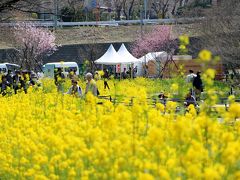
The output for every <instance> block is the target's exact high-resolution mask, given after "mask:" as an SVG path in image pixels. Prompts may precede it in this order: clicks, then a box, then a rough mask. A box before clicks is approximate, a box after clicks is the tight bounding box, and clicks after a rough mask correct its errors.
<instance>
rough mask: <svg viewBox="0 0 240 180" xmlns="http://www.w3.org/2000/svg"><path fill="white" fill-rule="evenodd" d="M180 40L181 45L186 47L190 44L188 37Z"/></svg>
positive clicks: (183, 36)
mask: <svg viewBox="0 0 240 180" xmlns="http://www.w3.org/2000/svg"><path fill="white" fill-rule="evenodd" d="M179 40H180V43H181V44H184V45H188V44H189V37H188V36H186V35H182V36H179Z"/></svg>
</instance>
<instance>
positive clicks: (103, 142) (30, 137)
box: [0, 71, 240, 180]
mask: <svg viewBox="0 0 240 180" xmlns="http://www.w3.org/2000/svg"><path fill="white" fill-rule="evenodd" d="M208 73H210V75H211V72H210V71H208ZM205 76H207V74H206V75H205ZM208 81H209V80H208ZM69 84H70V83H69V82H68V83H67V85H66V86H68V85H69ZM97 84H98V87H99V89H100V93H101V94H103V95H109V94H110V95H111V96H112V98H116V97H118V99H120V100H121V102H122V103H120V102H119V103H116V104H114V103H112V102H110V101H109V100H103V99H100V100H99V99H97V98H95V97H94V96H92V95H91V94H88V95H87V96H86V97H85V98H82V99H79V98H75V97H72V96H70V95H62V94H59V93H57V92H56V87H55V86H54V83H53V81H52V80H44V81H43V88H42V89H41V88H40V89H39V90H29V93H28V94H23V93H19V94H17V95H13V96H9V97H0V105H1V114H0V179H52V180H54V179H120V180H123V179H140V180H152V179H159V180H160V179H207V180H209V179H240V148H239V147H240V122H239V121H238V118H239V117H240V104H239V103H235V102H234V100H232V101H231V103H230V107H229V109H228V111H226V110H225V109H224V108H223V109H222V108H220V109H215V110H214V109H212V108H211V104H212V102H213V101H215V98H211V97H212V96H211V93H212V94H214V93H213V92H214V91H215V90H216V89H215V90H212V89H206V92H209V93H208V94H207V95H206V97H207V98H208V99H206V101H205V103H202V104H201V105H200V112H198V113H197V111H196V109H195V108H194V106H189V108H188V111H187V112H186V113H176V112H175V109H176V106H177V103H175V102H171V101H169V102H168V103H167V104H166V107H164V105H162V104H161V103H158V102H157V103H156V105H153V104H151V103H149V100H148V99H147V97H150V96H151V95H153V94H156V93H158V92H165V93H167V94H168V96H169V97H174V96H179V97H184V95H185V94H186V93H187V91H188V88H189V87H188V86H187V85H184V84H185V83H184V79H178V80H176V79H175V80H174V79H173V80H158V79H156V80H150V79H144V78H137V79H135V80H124V81H118V80H110V81H109V85H110V88H111V90H110V91H108V90H106V91H105V90H104V89H103V81H102V80H100V81H98V82H97ZM173 84H174V85H173ZM211 85H212V82H211V81H210V82H209V88H211V87H210V86H211ZM80 86H81V87H82V88H83V89H84V87H85V83H84V81H81V82H80ZM206 88H208V87H207V86H206ZM219 89H222V88H221V87H220V88H219ZM222 90H223V89H222ZM133 96H134V99H133V100H132V102H131V106H129V98H130V97H133ZM232 99H233V98H232ZM99 101H101V103H99Z"/></svg>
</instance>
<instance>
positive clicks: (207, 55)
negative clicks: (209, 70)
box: [198, 49, 212, 62]
mask: <svg viewBox="0 0 240 180" xmlns="http://www.w3.org/2000/svg"><path fill="white" fill-rule="evenodd" d="M198 57H199V58H200V60H201V61H203V62H209V61H211V59H212V53H211V51H208V50H206V49H204V50H202V51H200V53H199V54H198Z"/></svg>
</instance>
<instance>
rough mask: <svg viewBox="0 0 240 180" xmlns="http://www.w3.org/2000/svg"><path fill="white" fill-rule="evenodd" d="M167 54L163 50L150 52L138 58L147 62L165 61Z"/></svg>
mask: <svg viewBox="0 0 240 180" xmlns="http://www.w3.org/2000/svg"><path fill="white" fill-rule="evenodd" d="M167 56H168V54H167V53H166V52H165V51H161V52H150V53H147V54H146V55H145V56H143V57H141V58H139V60H140V61H141V62H143V63H147V62H148V61H150V60H152V61H166V60H167Z"/></svg>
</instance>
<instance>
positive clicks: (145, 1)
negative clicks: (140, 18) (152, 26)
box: [144, 0, 147, 19]
mask: <svg viewBox="0 0 240 180" xmlns="http://www.w3.org/2000/svg"><path fill="white" fill-rule="evenodd" d="M144 19H147V0H144Z"/></svg>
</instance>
